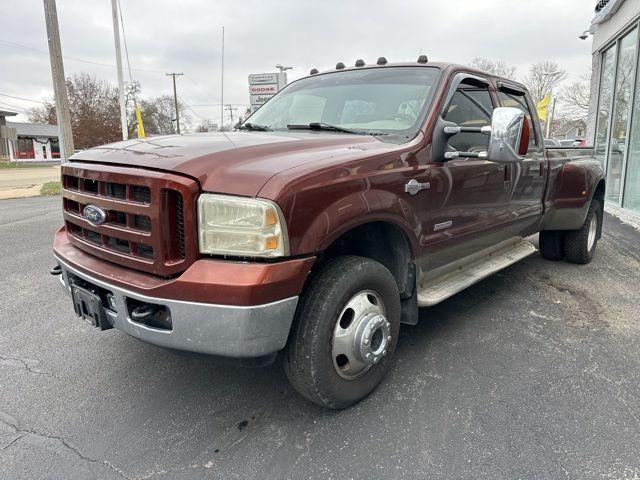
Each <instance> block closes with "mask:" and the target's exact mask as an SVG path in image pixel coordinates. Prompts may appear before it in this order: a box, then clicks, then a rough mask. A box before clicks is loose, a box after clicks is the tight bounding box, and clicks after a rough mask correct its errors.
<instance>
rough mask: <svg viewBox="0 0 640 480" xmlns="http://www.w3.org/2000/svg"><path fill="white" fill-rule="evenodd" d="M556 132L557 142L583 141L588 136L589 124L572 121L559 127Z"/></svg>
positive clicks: (581, 121)
mask: <svg viewBox="0 0 640 480" xmlns="http://www.w3.org/2000/svg"><path fill="white" fill-rule="evenodd" d="M554 130H555V133H554V136H553V138H555V139H556V140H583V139H585V138H586V136H587V122H586V121H585V120H582V119H580V120H572V121H568V122H564V123H561V124H560V125H557V126H556V127H555V128H554Z"/></svg>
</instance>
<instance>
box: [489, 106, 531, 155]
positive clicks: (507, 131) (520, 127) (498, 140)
mask: <svg viewBox="0 0 640 480" xmlns="http://www.w3.org/2000/svg"><path fill="white" fill-rule="evenodd" d="M529 135H530V132H529V123H528V122H527V121H526V119H525V116H524V113H523V112H522V110H519V109H517V108H513V107H499V108H496V109H494V110H493V116H492V117H491V136H490V138H489V148H488V150H487V158H488V159H489V160H492V161H494V162H513V161H520V160H523V158H524V155H525V154H526V153H527V148H528V147H529Z"/></svg>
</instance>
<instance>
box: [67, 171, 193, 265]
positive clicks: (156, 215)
mask: <svg viewBox="0 0 640 480" xmlns="http://www.w3.org/2000/svg"><path fill="white" fill-rule="evenodd" d="M197 193H198V186H197V183H196V182H195V181H194V180H191V179H188V178H185V177H181V176H178V175H173V174H167V173H160V172H155V171H151V170H143V169H137V168H124V167H113V166H106V165H95V164H84V163H67V164H65V165H64V166H63V168H62V197H63V210H64V220H65V225H66V229H67V232H68V234H69V238H70V241H71V242H72V243H73V244H74V245H76V246H77V247H78V248H80V249H82V250H84V251H87V252H88V253H91V254H93V255H96V256H98V257H100V258H103V259H105V260H108V261H111V262H114V263H118V264H121V265H124V266H127V267H131V268H135V269H138V270H142V271H145V272H149V273H153V274H156V275H161V276H164V277H169V276H172V275H175V274H177V273H180V272H181V271H184V270H185V269H186V268H187V267H188V266H189V265H191V263H193V261H195V259H196V258H197V245H196V232H195V225H196V219H195V200H196V196H197ZM87 205H92V206H95V207H99V208H100V209H101V210H102V211H103V212H105V213H106V217H105V218H104V219H102V218H101V219H100V220H104V221H101V222H97V223H98V224H96V222H94V223H92V222H91V221H89V219H88V218H87V216H86V215H85V208H86V207H87Z"/></svg>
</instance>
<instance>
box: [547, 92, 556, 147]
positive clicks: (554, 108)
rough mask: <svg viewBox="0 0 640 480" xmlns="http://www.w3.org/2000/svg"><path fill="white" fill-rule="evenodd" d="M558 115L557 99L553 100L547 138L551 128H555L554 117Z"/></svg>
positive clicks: (548, 120)
mask: <svg viewBox="0 0 640 480" xmlns="http://www.w3.org/2000/svg"><path fill="white" fill-rule="evenodd" d="M555 115H556V98H555V97H554V98H553V104H552V105H551V116H550V118H549V119H547V138H551V137H549V132H550V128H551V127H552V126H553V117H555Z"/></svg>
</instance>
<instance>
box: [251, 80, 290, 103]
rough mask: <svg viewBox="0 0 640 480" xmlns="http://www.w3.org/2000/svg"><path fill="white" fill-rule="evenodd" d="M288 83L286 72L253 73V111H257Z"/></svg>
mask: <svg viewBox="0 0 640 480" xmlns="http://www.w3.org/2000/svg"><path fill="white" fill-rule="evenodd" d="M286 85H287V74H286V72H280V73H252V74H251V75H249V98H250V104H251V112H255V111H256V110H257V109H258V108H260V107H261V106H262V105H264V104H265V103H266V102H267V100H269V99H270V98H271V97H273V96H274V95H275V94H276V93H278V92H279V91H280V90H282V89H283V88H284V87H285V86H286Z"/></svg>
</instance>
